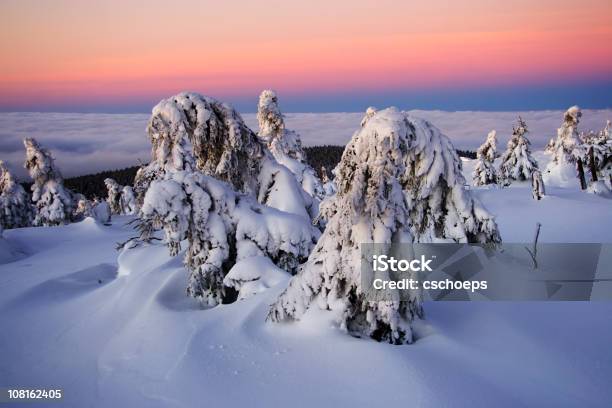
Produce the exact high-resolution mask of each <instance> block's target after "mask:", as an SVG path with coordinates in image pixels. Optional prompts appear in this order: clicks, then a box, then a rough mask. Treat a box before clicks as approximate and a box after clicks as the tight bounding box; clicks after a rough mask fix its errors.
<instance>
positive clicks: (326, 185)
mask: <svg viewBox="0 0 612 408" xmlns="http://www.w3.org/2000/svg"><path fill="white" fill-rule="evenodd" d="M321 182H322V183H323V191H324V192H325V197H326V198H327V197H331V196H333V195H334V194H336V184H335V183H334V180H332V179H330V178H329V175H328V174H327V169H326V168H325V166H321Z"/></svg>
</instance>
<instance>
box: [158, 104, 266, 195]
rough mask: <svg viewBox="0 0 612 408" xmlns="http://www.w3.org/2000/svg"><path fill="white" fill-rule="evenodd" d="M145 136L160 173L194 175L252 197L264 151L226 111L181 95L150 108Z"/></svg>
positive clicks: (224, 106) (230, 110)
mask: <svg viewBox="0 0 612 408" xmlns="http://www.w3.org/2000/svg"><path fill="white" fill-rule="evenodd" d="M147 132H148V135H149V138H150V140H151V143H152V145H153V147H152V156H153V159H154V160H155V161H156V162H157V164H158V165H159V166H160V167H161V168H162V169H164V170H167V171H168V170H169V171H173V170H175V171H176V170H183V169H186V170H189V169H191V170H195V169H194V168H192V167H193V163H190V162H191V161H192V159H191V158H193V160H195V166H196V167H197V169H198V170H200V171H202V172H204V173H205V174H209V175H211V176H214V177H217V178H219V179H221V180H223V181H227V182H229V183H230V184H232V185H233V186H234V187H235V188H237V189H238V190H242V191H253V190H254V186H255V184H257V181H256V178H257V174H256V173H257V172H256V169H258V168H259V164H260V161H261V159H262V158H263V157H264V156H265V147H264V146H263V145H262V144H261V143H260V142H259V140H258V139H257V135H255V133H254V132H253V131H252V130H250V129H249V128H248V127H247V126H246V125H245V124H244V122H243V120H242V118H241V117H240V115H239V114H238V112H236V111H235V110H234V109H233V108H232V107H231V106H229V105H228V104H226V103H223V102H220V101H217V100H215V99H213V98H209V97H206V96H203V95H199V94H196V93H190V92H183V93H180V94H178V95H176V96H173V97H170V98H168V99H164V100H162V101H161V102H159V103H158V104H157V106H155V107H154V108H153V112H152V115H151V119H150V120H149V124H148V126H147Z"/></svg>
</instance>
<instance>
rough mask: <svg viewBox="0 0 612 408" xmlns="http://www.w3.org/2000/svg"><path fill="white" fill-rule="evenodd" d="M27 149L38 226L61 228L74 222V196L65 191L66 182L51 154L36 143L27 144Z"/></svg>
mask: <svg viewBox="0 0 612 408" xmlns="http://www.w3.org/2000/svg"><path fill="white" fill-rule="evenodd" d="M23 143H24V145H25V148H26V162H25V168H26V169H27V170H28V171H29V173H30V177H32V180H33V181H34V183H33V184H32V201H33V203H34V206H35V208H36V216H35V218H34V225H44V226H50V225H60V224H66V223H69V222H70V221H71V218H72V211H73V207H74V203H73V199H72V193H71V192H70V190H68V189H67V188H65V187H64V179H63V178H62V175H61V173H60V171H59V169H58V168H57V167H56V166H55V162H54V160H53V157H52V156H51V153H49V151H48V150H47V149H44V148H43V147H41V146H40V145H39V144H38V142H37V141H36V140H35V139H32V138H26V139H25V140H24V141H23Z"/></svg>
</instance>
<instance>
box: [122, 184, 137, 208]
mask: <svg viewBox="0 0 612 408" xmlns="http://www.w3.org/2000/svg"><path fill="white" fill-rule="evenodd" d="M121 207H122V208H123V213H124V214H126V215H134V214H137V213H138V203H137V202H136V195H135V194H134V189H133V188H132V187H130V186H125V187H123V190H121Z"/></svg>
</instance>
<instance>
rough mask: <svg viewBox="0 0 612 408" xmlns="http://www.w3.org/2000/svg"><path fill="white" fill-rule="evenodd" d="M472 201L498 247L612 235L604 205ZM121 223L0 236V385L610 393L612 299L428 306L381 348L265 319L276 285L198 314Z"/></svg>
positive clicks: (300, 397)
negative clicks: (489, 222) (418, 320)
mask: <svg viewBox="0 0 612 408" xmlns="http://www.w3.org/2000/svg"><path fill="white" fill-rule="evenodd" d="M464 164H465V167H464V172H465V173H466V176H469V173H468V172H469V171H471V169H470V166H471V165H472V163H471V162H465V163H464ZM466 178H468V179H470V178H469V177H466ZM476 194H477V195H478V196H479V197H480V198H481V199H482V200H483V202H484V203H485V205H486V206H487V207H488V208H489V209H490V210H491V211H492V212H494V213H495V214H496V215H497V216H498V222H499V226H500V230H501V234H502V237H503V238H504V239H505V240H506V241H509V242H510V241H527V240H530V239H531V237H532V235H533V229H534V226H535V223H536V222H538V221H539V222H542V223H543V225H544V226H543V227H542V237H541V238H542V240H543V241H548V242H554V241H563V240H565V241H567V240H571V241H574V242H599V241H605V242H612V228H611V225H610V220H612V206H611V205H610V203H611V201H610V200H606V199H603V198H600V197H595V196H592V195H589V194H585V193H581V192H579V191H577V190H573V189H555V188H551V190H550V191H549V196H548V197H547V198H546V199H545V200H543V201H541V202H535V201H533V200H532V198H531V193H530V190H529V188H528V187H524V186H513V187H511V188H509V189H505V190H502V191H497V190H487V189H478V190H477V191H476ZM570 214H571V217H569V215H570ZM570 218H571V221H568V220H569V219H570ZM128 220H129V217H119V218H117V219H115V220H114V222H113V225H112V226H109V227H106V226H101V225H99V224H96V223H95V222H93V221H92V220H90V219H87V220H85V221H83V222H81V223H78V224H72V225H68V226H63V227H53V228H36V229H33V228H25V229H17V230H10V231H5V232H4V236H5V241H6V245H8V244H10V245H11V248H13V250H17V251H19V252H20V256H21V258H20V259H18V260H16V261H13V262H11V261H10V259H4V258H3V262H8V263H3V264H2V265H0V327H2V330H0V361H1V362H2V364H0V386H39V387H40V386H48V387H63V388H64V389H65V395H66V400H65V401H64V404H62V406H70V407H84V406H86V407H107V406H147V407H185V406H187V407H189V406H224V407H237V406H256V407H270V406H292V407H312V406H320V407H327V406H347V405H351V406H356V407H361V406H363V407H372V406H383V405H387V406H388V405H391V404H400V405H406V406H422V407H439V406H470V407H474V406H477V407H491V406H496V407H499V406H508V407H516V406H555V407H559V406H561V407H563V406H589V407H590V406H593V407H597V406H601V407H606V406H610V403H611V402H612V389H611V388H610V386H609V384H610V380H611V379H612V351H611V349H610V344H612V325H610V316H612V302H573V303H569V302H567V303H545V302H539V303H538V302H536V303H517V302H514V303H501V302H487V303H475V302H473V303H458V302H452V303H443V302H439V303H428V304H426V305H425V313H426V320H425V323H424V324H423V325H422V326H421V327H419V330H418V331H419V337H420V338H419V340H418V341H417V342H416V343H415V344H413V345H409V346H390V345H387V344H379V343H376V342H374V341H369V340H362V339H355V338H352V337H350V336H347V335H346V334H344V333H342V332H340V331H339V330H338V329H337V328H335V327H334V326H333V325H332V323H331V318H330V316H329V315H328V314H327V313H325V312H321V311H318V310H316V309H317V308H313V309H312V310H311V311H310V312H309V313H307V314H306V316H305V318H304V319H303V320H302V321H301V322H299V323H294V324H281V325H272V324H266V323H264V319H265V315H266V313H267V310H268V305H269V304H270V303H272V302H273V300H274V299H275V297H276V296H277V295H278V293H279V292H280V291H282V289H283V287H284V285H285V284H286V283H281V284H280V285H279V286H277V287H274V288H271V289H269V290H267V291H265V292H263V293H260V294H258V295H257V296H255V297H252V298H249V299H247V300H244V301H240V302H237V303H234V304H230V305H223V306H219V307H216V308H214V309H208V310H202V309H200V308H199V307H198V306H197V304H195V302H194V301H193V300H192V299H190V298H188V297H186V296H185V292H184V291H185V286H186V280H187V272H186V271H185V270H184V269H183V267H182V265H181V264H180V259H181V257H180V256H179V257H176V258H169V257H168V255H167V250H166V248H165V247H163V246H161V245H152V246H148V247H141V248H136V249H132V250H129V251H125V252H122V253H121V254H119V256H118V253H117V252H116V251H115V249H114V247H115V242H117V241H123V240H125V239H127V238H128V237H130V236H133V235H134V232H133V231H131V230H130V228H129V227H126V226H125V225H124V224H125V222H126V221H128ZM585 226H587V227H586V228H585ZM2 245H5V244H2Z"/></svg>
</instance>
